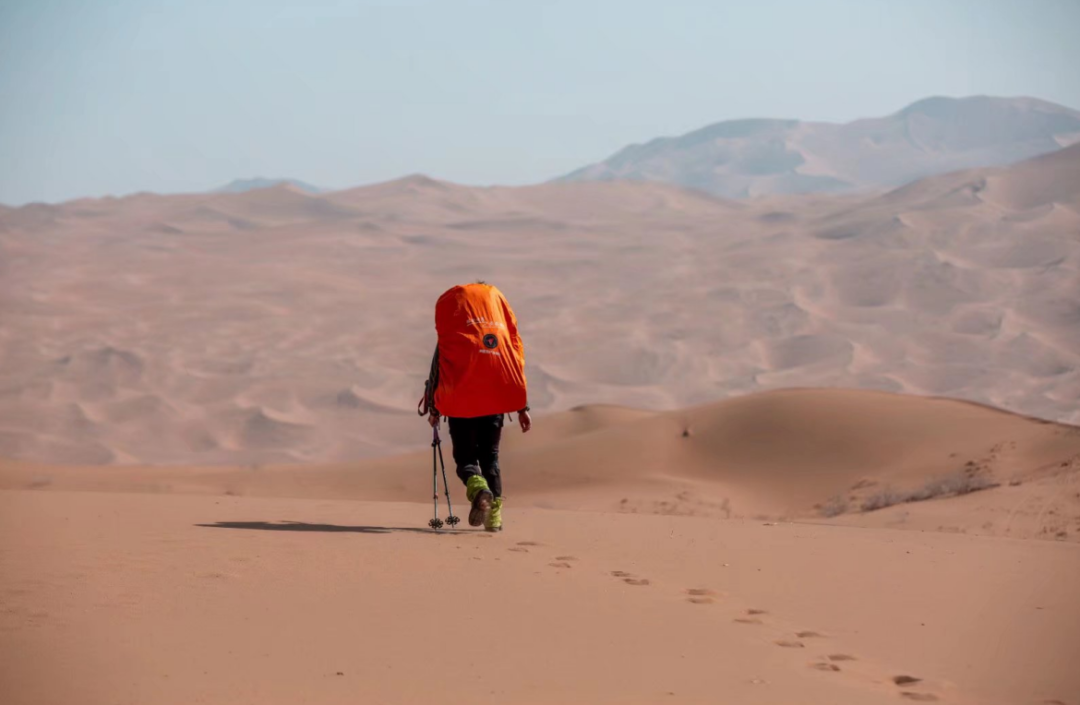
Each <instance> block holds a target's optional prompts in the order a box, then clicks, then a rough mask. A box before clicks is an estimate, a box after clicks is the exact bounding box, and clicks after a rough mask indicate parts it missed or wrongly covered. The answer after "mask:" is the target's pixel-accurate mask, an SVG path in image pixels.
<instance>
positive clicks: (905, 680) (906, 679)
mask: <svg viewBox="0 0 1080 705" xmlns="http://www.w3.org/2000/svg"><path fill="white" fill-rule="evenodd" d="M921 680H922V678H916V677H915V676H893V679H892V682H893V683H896V684H897V685H912V684H913V683H918V682H919V681H921Z"/></svg>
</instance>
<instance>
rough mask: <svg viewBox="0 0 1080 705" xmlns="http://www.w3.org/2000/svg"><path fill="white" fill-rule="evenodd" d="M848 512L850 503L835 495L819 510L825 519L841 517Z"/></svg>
mask: <svg viewBox="0 0 1080 705" xmlns="http://www.w3.org/2000/svg"><path fill="white" fill-rule="evenodd" d="M847 510H848V501H847V500H846V499H844V498H843V497H841V496H840V495H834V496H832V497H830V498H829V500H828V501H827V502H825V504H823V505H822V506H821V508H820V509H819V510H818V511H820V512H821V516H823V517H836V516H840V515H841V514H843V513H844V512H846V511H847Z"/></svg>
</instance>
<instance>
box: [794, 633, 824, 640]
mask: <svg viewBox="0 0 1080 705" xmlns="http://www.w3.org/2000/svg"><path fill="white" fill-rule="evenodd" d="M795 636H797V637H799V638H800V639H821V638H824V636H825V635H824V634H818V633H817V632H795Z"/></svg>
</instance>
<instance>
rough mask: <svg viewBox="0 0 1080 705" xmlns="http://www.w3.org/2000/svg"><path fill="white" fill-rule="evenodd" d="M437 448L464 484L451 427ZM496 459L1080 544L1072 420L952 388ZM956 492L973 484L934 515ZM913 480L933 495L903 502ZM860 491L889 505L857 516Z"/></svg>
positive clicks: (796, 507)
mask: <svg viewBox="0 0 1080 705" xmlns="http://www.w3.org/2000/svg"><path fill="white" fill-rule="evenodd" d="M414 424H415V427H416V428H415V432H416V434H417V435H419V436H422V435H423V434H425V430H424V429H425V428H426V427H425V426H424V424H423V423H422V422H421V421H420V420H418V419H415V420H414ZM443 435H446V430H445V428H444V429H443ZM428 437H429V438H430V435H429V436H428ZM444 456H445V460H446V462H447V463H449V465H450V469H449V477H450V480H451V482H452V483H453V484H452V486H453V488H454V489H455V490H460V487H459V484H458V481H457V479H456V478H455V476H454V466H453V460H452V458H451V456H450V442H449V438H448V437H447V438H446V439H445V448H444ZM502 463H503V465H504V467H505V468H506V474H507V479H506V482H505V488H504V492H505V493H506V494H507V496H508V501H511V502H513V503H514V504H515V505H517V506H533V507H543V508H559V509H588V510H594V511H607V512H620V513H645V514H672V515H686V516H701V517H712V518H758V519H762V520H764V519H771V520H786V519H798V520H801V521H815V522H818V521H832V522H839V523H848V524H850V523H855V524H863V525H874V526H891V527H899V528H910V529H932V530H948V531H957V532H969V533H973V534H984V535H1003V536H1013V537H1018V538H1048V539H1065V540H1069V541H1080V495H1078V492H1080V486H1077V483H1078V478H1080V428H1077V427H1072V426H1063V425H1059V424H1053V423H1048V422H1045V421H1041V420H1037V419H1029V418H1024V417H1019V416H1016V415H1013V414H1009V413H1005V412H1002V411H999V410H996V409H991V408H988V407H982V406H978V405H975V404H970V403H965V402H958V401H953V400H947V399H926V398H921V397H909V396H904V395H896V394H890V393H884V392H869V391H857V390H788V391H777V392H768V393H762V394H756V395H749V396H745V397H739V398H736V399H731V400H728V401H725V402H720V403H717V404H711V405H706V406H702V407H697V408H693V409H687V410H680V411H673V412H641V411H634V410H629V409H619V408H616V407H582V408H578V409H574V410H571V411H567V412H563V413H561V414H554V415H552V416H549V417H541V418H540V419H539V421H538V423H537V430H536V433H535V434H532V435H529V436H522V435H521V434H519V433H518V432H517V427H516V426H515V425H509V426H507V432H506V441H505V443H504V448H503V453H502ZM431 467H432V455H431V450H426V451H420V452H417V453H411V454H406V455H401V456H396V457H392V458H383V459H376V460H368V461H361V462H357V463H348V464H330V465H309V466H246V467H237V468H229V467H206V468H193V467H176V468H140V467H131V468H123V467H110V468H93V467H75V468H72V467H56V466H43V465H38V464H27V463H18V462H13V461H6V462H3V463H0V488H7V489H37V490H54V491H55V490H61V491H62V490H98V491H117V490H119V491H125V492H150V493H173V492H185V493H207V494H214V495H231V496H236V495H250V496H271V497H309V498H327V499H331V498H353V499H368V500H371V499H377V500H384V501H399V502H401V501H404V502H408V501H420V500H421V498H425V497H428V496H430V493H431ZM961 488H984V489H981V491H979V492H978V493H977V494H973V495H971V496H969V497H964V498H962V500H963V501H962V502H961V501H959V500H950V502H949V503H948V506H947V509H943V510H941V511H938V512H935V511H934V510H933V507H936V506H938V504H939V503H940V500H939V499H937V498H940V497H950V496H953V495H955V494H956V493H957V492H962V491H963V490H962V489H961ZM920 491H921V492H923V493H925V494H927V495H929V496H928V497H926V499H929V500H931V501H928V502H919V503H907V502H903V501H901V497H902V496H905V495H908V494H912V493H918V492H920ZM459 494H460V493H458V494H455V495H454V496H455V497H457V496H458V495H459ZM871 502H873V503H877V504H883V505H891V504H893V505H896V506H892V507H891V508H888V507H886V509H884V510H883V511H881V512H871V513H867V512H865V511H864V507H868V506H869V503H871Z"/></svg>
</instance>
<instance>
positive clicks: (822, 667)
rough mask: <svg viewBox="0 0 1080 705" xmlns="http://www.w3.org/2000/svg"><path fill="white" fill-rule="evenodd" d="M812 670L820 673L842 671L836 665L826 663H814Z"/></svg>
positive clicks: (811, 665)
mask: <svg viewBox="0 0 1080 705" xmlns="http://www.w3.org/2000/svg"><path fill="white" fill-rule="evenodd" d="M810 668H815V669H817V670H819V671H839V670H840V667H839V666H837V665H836V664H835V663H824V662H820V663H812V664H810Z"/></svg>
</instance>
